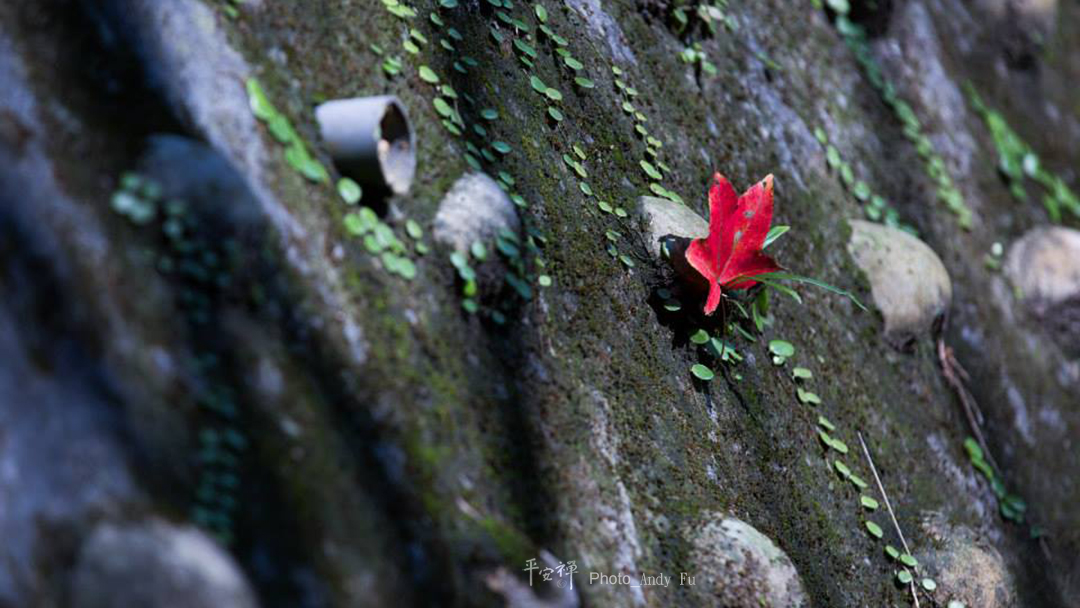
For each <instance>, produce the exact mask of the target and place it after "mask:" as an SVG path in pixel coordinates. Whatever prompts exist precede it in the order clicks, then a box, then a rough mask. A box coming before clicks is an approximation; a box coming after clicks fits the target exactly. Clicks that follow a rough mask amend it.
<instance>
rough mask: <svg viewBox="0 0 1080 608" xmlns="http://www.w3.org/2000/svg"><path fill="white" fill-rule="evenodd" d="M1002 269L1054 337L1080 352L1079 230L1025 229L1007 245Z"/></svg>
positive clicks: (1073, 352)
mask: <svg viewBox="0 0 1080 608" xmlns="http://www.w3.org/2000/svg"><path fill="white" fill-rule="evenodd" d="M1005 273H1006V275H1007V276H1008V277H1009V281H1010V282H1011V283H1012V284H1013V286H1014V287H1015V288H1016V291H1017V295H1018V296H1019V297H1020V298H1022V300H1023V302H1024V304H1025V305H1026V306H1027V308H1028V310H1030V311H1031V312H1032V314H1034V315H1035V317H1036V318H1038V319H1039V320H1040V321H1042V322H1043V323H1044V324H1045V325H1046V328H1047V330H1048V333H1049V334H1050V335H1051V336H1053V337H1054V339H1055V341H1057V342H1058V344H1060V345H1061V346H1062V348H1064V349H1065V350H1066V351H1067V352H1069V353H1071V354H1080V231H1076V230H1072V229H1070V228H1062V227H1058V226H1055V227H1044V228H1035V229H1033V230H1031V231H1029V232H1028V233H1026V234H1025V235H1024V236H1023V237H1022V238H1020V240H1018V241H1016V242H1015V243H1013V245H1012V246H1011V247H1010V248H1009V253H1008V256H1007V257H1006V259H1005Z"/></svg>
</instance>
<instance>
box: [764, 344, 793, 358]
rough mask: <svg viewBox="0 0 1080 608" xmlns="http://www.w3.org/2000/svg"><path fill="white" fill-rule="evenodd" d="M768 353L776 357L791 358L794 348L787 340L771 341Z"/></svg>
mask: <svg viewBox="0 0 1080 608" xmlns="http://www.w3.org/2000/svg"><path fill="white" fill-rule="evenodd" d="M769 351H770V352H772V354H774V355H776V356H777V357H791V356H793V355H794V354H795V347H794V346H793V345H792V344H791V342H788V341H787V340H772V341H770V342H769Z"/></svg>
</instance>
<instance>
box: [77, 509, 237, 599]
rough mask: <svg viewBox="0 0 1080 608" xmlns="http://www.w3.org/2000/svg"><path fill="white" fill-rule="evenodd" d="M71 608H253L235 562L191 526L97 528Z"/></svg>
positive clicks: (81, 565)
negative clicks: (170, 607)
mask: <svg viewBox="0 0 1080 608" xmlns="http://www.w3.org/2000/svg"><path fill="white" fill-rule="evenodd" d="M72 598H73V603H72V606H73V607H74V608H112V607H114V606H142V607H145V608H165V607H169V606H183V607H184V608H224V607H228V608H255V606H258V603H257V602H256V600H255V595H254V593H253V592H252V590H251V588H250V587H249V586H248V584H247V581H246V580H245V579H244V576H243V574H242V573H241V572H240V569H239V568H238V567H237V565H236V563H235V562H234V561H233V559H232V558H231V557H229V555H228V554H227V553H225V552H224V551H222V550H221V549H220V548H219V547H218V546H217V545H216V544H215V543H214V541H212V540H210V538H209V537H208V536H206V535H205V534H204V533H202V532H201V531H199V530H197V529H195V528H192V527H177V526H173V525H171V524H168V523H166V522H164V521H151V522H148V523H128V524H114V523H103V524H100V525H99V526H98V527H97V528H96V529H95V530H94V532H93V533H92V534H91V535H90V538H89V539H87V541H86V543H85V544H84V545H83V548H82V551H81V553H80V555H79V560H78V564H77V565H76V567H75V573H74V582H73V584H72Z"/></svg>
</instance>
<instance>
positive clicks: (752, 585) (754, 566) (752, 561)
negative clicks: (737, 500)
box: [686, 513, 810, 608]
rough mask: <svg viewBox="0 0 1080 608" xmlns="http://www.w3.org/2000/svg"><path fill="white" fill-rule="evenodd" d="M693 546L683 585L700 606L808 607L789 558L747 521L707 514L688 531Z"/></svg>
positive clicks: (737, 607) (748, 607)
mask: <svg viewBox="0 0 1080 608" xmlns="http://www.w3.org/2000/svg"><path fill="white" fill-rule="evenodd" d="M688 536H689V541H690V543H691V545H692V554H691V561H690V563H691V567H692V568H695V569H696V570H695V572H690V573H688V574H690V575H691V576H693V577H694V579H695V580H694V581H693V583H694V584H693V586H687V587H686V588H687V589H689V590H690V592H691V594H693V595H694V596H695V599H696V602H697V603H700V605H702V606H728V607H730V608H760V607H761V606H771V607H773V608H799V607H802V606H809V605H810V601H809V599H807V596H806V592H805V591H804V590H803V586H802V580H801V579H800V578H799V573H798V571H796V570H795V565H794V564H792V563H791V559H790V558H789V557H788V556H787V554H786V553H784V552H783V551H782V550H781V549H780V548H779V547H777V546H776V544H775V543H773V541H772V540H771V539H770V538H769V537H767V536H765V535H764V534H762V533H761V532H758V531H757V529H755V528H754V527H753V526H751V525H750V524H748V523H746V522H744V521H742V520H739V519H736V518H734V517H727V516H724V515H722V514H719V513H709V514H707V515H706V517H705V518H704V519H703V520H702V521H701V522H700V523H699V525H698V526H696V527H695V528H693V529H691V530H689V533H688Z"/></svg>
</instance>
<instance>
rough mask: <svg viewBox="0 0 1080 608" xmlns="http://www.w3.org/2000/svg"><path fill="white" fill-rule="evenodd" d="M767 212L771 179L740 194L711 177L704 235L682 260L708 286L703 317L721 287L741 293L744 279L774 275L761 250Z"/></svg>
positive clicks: (774, 268) (768, 218) (715, 303)
mask: <svg viewBox="0 0 1080 608" xmlns="http://www.w3.org/2000/svg"><path fill="white" fill-rule="evenodd" d="M772 212H773V176H772V175H768V176H766V177H765V179H763V180H761V181H760V182H758V183H756V184H754V185H753V186H752V187H751V188H750V189H749V190H747V191H746V192H745V193H744V194H743V195H742V196H739V195H738V194H736V193H735V188H733V187H732V186H731V182H729V181H728V180H727V178H725V177H724V176H723V175H720V174H719V173H716V174H714V175H713V185H712V188H710V189H709V236H707V237H705V238H703V239H694V241H693V242H692V243H690V247H689V248H687V250H686V260H687V261H688V262H690V265H691V266H693V267H694V270H697V271H698V272H699V273H701V276H703V277H705V280H706V281H708V282H709V297H708V299H706V301H705V314H707V315H711V314H712V313H713V311H715V310H716V307H717V306H718V305H719V304H720V295H721V293H722V292H723V290H724V289H747V288H749V287H753V286H754V285H755V284H756V281H753V280H751V279H750V277H753V276H757V275H759V274H764V273H767V272H776V271H777V270H780V269H781V268H780V266H779V265H778V264H777V263H776V262H775V261H773V259H772V258H770V257H769V256H767V255H765V254H764V253H762V251H761V247H762V245H764V244H765V237H766V235H768V233H769V224H771V223H772Z"/></svg>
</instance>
